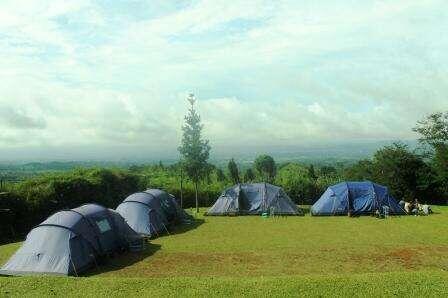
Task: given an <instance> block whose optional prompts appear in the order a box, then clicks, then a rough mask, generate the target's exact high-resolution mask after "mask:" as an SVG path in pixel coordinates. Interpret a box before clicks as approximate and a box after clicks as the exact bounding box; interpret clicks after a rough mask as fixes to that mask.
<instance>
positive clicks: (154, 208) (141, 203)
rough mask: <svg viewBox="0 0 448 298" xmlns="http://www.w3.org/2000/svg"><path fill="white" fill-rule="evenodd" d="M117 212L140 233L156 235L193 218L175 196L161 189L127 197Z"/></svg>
mask: <svg viewBox="0 0 448 298" xmlns="http://www.w3.org/2000/svg"><path fill="white" fill-rule="evenodd" d="M116 210H117V212H118V213H119V214H120V215H121V216H123V218H124V219H125V220H126V222H127V224H128V225H129V226H130V227H131V228H132V229H133V230H134V231H136V232H137V233H138V234H141V235H145V236H150V237H154V236H157V235H159V234H160V233H162V232H164V231H168V227H169V226H172V225H176V224H179V223H184V222H189V221H190V220H191V219H192V218H191V217H190V216H189V215H188V214H187V213H186V212H185V211H184V210H183V209H181V208H180V207H179V205H178V204H177V203H176V199H175V198H174V196H172V195H170V194H169V193H167V192H166V191H163V190H160V189H148V190H145V191H143V192H138V193H134V194H132V195H130V196H129V197H127V198H126V199H125V200H124V201H123V202H122V203H121V204H120V205H119V206H118V207H117V209H116Z"/></svg>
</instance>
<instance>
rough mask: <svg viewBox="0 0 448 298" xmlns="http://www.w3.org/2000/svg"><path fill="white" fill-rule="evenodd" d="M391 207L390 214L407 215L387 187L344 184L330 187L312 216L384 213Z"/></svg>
mask: <svg viewBox="0 0 448 298" xmlns="http://www.w3.org/2000/svg"><path fill="white" fill-rule="evenodd" d="M383 206H387V207H389V214H396V215H398V214H405V212H404V210H403V209H402V208H401V207H400V206H399V205H398V203H397V201H396V200H395V199H394V198H393V197H392V196H391V195H390V194H389V191H388V189H387V187H385V186H382V185H379V184H376V183H372V182H370V181H365V182H342V183H339V184H336V185H333V186H330V187H329V188H328V189H327V190H326V191H325V193H324V194H323V195H322V196H321V197H320V199H319V200H318V201H317V202H316V203H315V204H314V205H313V206H312V207H311V214H312V215H347V214H349V213H350V214H352V215H362V214H373V213H375V212H376V211H377V210H378V211H380V212H382V210H383Z"/></svg>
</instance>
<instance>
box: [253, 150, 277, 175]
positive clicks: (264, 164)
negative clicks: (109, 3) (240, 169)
mask: <svg viewBox="0 0 448 298" xmlns="http://www.w3.org/2000/svg"><path fill="white" fill-rule="evenodd" d="M254 167H255V169H256V171H257V172H258V174H259V175H260V176H261V177H262V178H263V180H265V181H267V182H273V181H274V179H275V175H276V172H277V166H276V164H275V161H274V158H272V156H269V155H266V154H264V155H260V156H258V157H257V158H256V159H255V161H254Z"/></svg>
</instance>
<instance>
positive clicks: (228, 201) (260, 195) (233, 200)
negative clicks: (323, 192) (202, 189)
mask: <svg viewBox="0 0 448 298" xmlns="http://www.w3.org/2000/svg"><path fill="white" fill-rule="evenodd" d="M265 212H269V213H270V212H274V214H280V215H301V214H302V210H300V209H299V208H298V207H297V206H296V205H295V204H294V203H293V202H292V200H291V199H290V198H289V196H288V195H287V194H286V193H285V192H284V191H283V189H282V188H280V187H278V186H275V185H272V184H268V183H253V184H238V185H235V186H233V187H230V188H228V189H226V190H225V191H224V192H223V193H222V194H221V196H220V197H219V198H218V200H217V201H216V202H215V204H214V205H213V206H212V207H211V208H210V209H209V210H208V212H207V215H232V214H239V215H245V214H247V215H260V214H263V213H265Z"/></svg>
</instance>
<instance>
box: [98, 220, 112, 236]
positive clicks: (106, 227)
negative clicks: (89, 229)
mask: <svg viewBox="0 0 448 298" xmlns="http://www.w3.org/2000/svg"><path fill="white" fill-rule="evenodd" d="M96 225H97V226H98V228H99V229H100V232H101V233H106V232H108V231H110V230H112V228H111V227H110V224H109V221H108V220H107V219H103V220H100V221H97V222H96Z"/></svg>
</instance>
